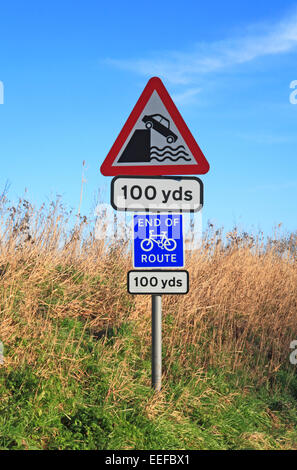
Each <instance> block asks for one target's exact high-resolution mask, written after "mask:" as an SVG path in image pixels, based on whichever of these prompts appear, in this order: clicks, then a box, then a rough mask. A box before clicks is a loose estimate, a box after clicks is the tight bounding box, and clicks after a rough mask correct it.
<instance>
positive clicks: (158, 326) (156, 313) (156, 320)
mask: <svg viewBox="0 0 297 470" xmlns="http://www.w3.org/2000/svg"><path fill="white" fill-rule="evenodd" d="M161 299H162V297H161V295H152V387H153V388H154V389H155V390H156V391H157V392H158V391H160V390H161V385H162V300H161Z"/></svg>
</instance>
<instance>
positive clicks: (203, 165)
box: [100, 77, 209, 176]
mask: <svg viewBox="0 0 297 470" xmlns="http://www.w3.org/2000/svg"><path fill="white" fill-rule="evenodd" d="M154 91H157V93H158V95H159V97H160V99H161V100H162V102H163V104H164V106H165V107H166V109H167V111H168V113H169V114H170V116H171V119H172V120H173V121H174V123H175V125H176V127H177V129H178V130H179V132H180V134H181V135H182V137H183V139H184V141H185V142H186V144H187V146H188V147H189V150H190V151H191V153H192V155H193V157H194V158H195V160H196V161H197V164H193V165H183V164H181V165H150V166H142V165H139V166H112V164H113V162H114V161H115V159H116V158H117V156H118V154H119V152H120V150H121V148H122V146H123V145H124V143H125V142H126V140H127V138H128V136H129V134H130V132H131V130H132V129H133V127H134V125H135V124H136V122H137V120H138V119H139V117H140V114H141V113H142V111H143V109H144V107H145V106H146V104H147V102H148V101H149V99H150V97H151V95H152V94H153V92H154ZM208 170H209V163H208V161H207V160H206V158H205V156H204V154H203V153H202V150H201V149H200V147H199V145H198V144H197V142H196V141H195V139H194V137H193V136H192V134H191V132H190V130H189V128H188V126H187V125H186V123H185V121H184V120H183V118H182V116H181V114H180V112H179V111H178V109H177V107H176V106H175V104H174V102H173V100H172V98H171V97H170V95H169V93H168V91H167V90H166V88H165V86H164V85H163V83H162V81H161V79H160V78H158V77H153V78H151V79H150V80H149V81H148V83H147V85H146V87H145V88H144V90H143V92H142V94H141V95H140V97H139V99H138V101H137V103H136V105H135V106H134V108H133V110H132V112H131V114H130V116H129V117H128V119H127V121H126V123H125V125H124V127H123V128H122V130H121V132H120V134H119V135H118V137H117V139H116V140H115V143H114V144H113V146H112V147H111V149H110V151H109V153H108V155H107V157H106V158H105V160H104V162H103V163H102V165H101V168H100V171H101V173H102V174H103V175H104V176H119V175H122V176H125V175H127V176H128V175H139V176H146V175H151V176H162V175H196V174H197V175H203V174H205V173H207V172H208Z"/></svg>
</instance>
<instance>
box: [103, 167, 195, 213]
mask: <svg viewBox="0 0 297 470" xmlns="http://www.w3.org/2000/svg"><path fill="white" fill-rule="evenodd" d="M111 205H112V207H113V208H114V209H116V210H120V211H146V210H149V211H150V212H160V211H163V212H164V211H165V212H168V211H169V212H170V211H178V212H179V211H181V212H198V211H199V210H200V209H201V208H202V206H203V183H202V181H201V180H200V179H199V178H196V177H172V176H156V177H149V176H148V177H146V176H127V177H123V176H116V177H115V178H113V180H112V183H111Z"/></svg>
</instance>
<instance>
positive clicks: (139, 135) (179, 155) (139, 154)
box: [118, 114, 191, 163]
mask: <svg viewBox="0 0 297 470" xmlns="http://www.w3.org/2000/svg"><path fill="white" fill-rule="evenodd" d="M141 123H143V128H142V129H141V128H140V129H135V130H134V132H133V134H132V136H131V138H130V140H129V142H128V143H127V145H126V148H125V149H124V151H123V152H122V154H121V156H120V158H119V159H118V163H131V162H136V161H137V162H139V163H141V162H147V163H148V162H151V161H153V160H157V161H158V162H160V163H161V162H164V161H165V160H168V161H169V163H170V162H177V161H178V160H183V161H191V158H190V157H189V153H188V152H187V151H186V148H185V146H184V145H182V144H181V145H177V146H173V145H170V144H175V143H176V142H177V140H178V136H177V135H176V134H175V133H174V132H173V131H172V128H171V125H170V120H169V119H167V118H166V117H165V116H163V115H162V114H149V115H147V114H145V115H144V116H143V117H142V119H141ZM154 133H158V135H159V136H160V137H161V138H162V140H163V142H164V144H165V145H164V146H163V147H162V146H160V144H162V142H160V137H159V139H158V141H157V142H158V144H159V146H158V145H152V143H154V140H156V136H155V135H154ZM152 134H153V135H152ZM177 144H178V142H177Z"/></svg>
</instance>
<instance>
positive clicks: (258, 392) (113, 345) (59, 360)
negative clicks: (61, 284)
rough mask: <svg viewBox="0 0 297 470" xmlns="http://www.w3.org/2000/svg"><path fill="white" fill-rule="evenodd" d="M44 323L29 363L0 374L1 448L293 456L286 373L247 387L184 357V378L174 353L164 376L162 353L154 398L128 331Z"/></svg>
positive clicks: (132, 326)
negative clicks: (285, 452)
mask: <svg viewBox="0 0 297 470" xmlns="http://www.w3.org/2000/svg"><path fill="white" fill-rule="evenodd" d="M76 279H79V277H77V278H76ZM60 295H61V296H62V295H63V293H60ZM167 322H168V323H169V324H170V319H168V320H167ZM51 324H52V330H51V332H50V333H49V335H48V337H47V339H46V340H44V339H43V340H42V341H43V342H42V343H40V342H39V341H38V338H32V343H30V347H31V348H32V351H34V353H35V355H36V358H35V360H34V361H32V363H30V361H29V362H28V361H26V362H24V363H23V364H22V365H21V366H19V367H18V368H15V367H14V366H13V365H7V366H6V367H2V368H1V369H0V387H1V388H0V390H1V401H0V449H144V450H145V449H166V450H170V449H281V448H295V449H296V448H297V402H296V398H297V376H296V374H295V376H294V375H292V370H291V369H290V370H288V371H286V370H280V371H278V372H277V373H276V374H275V375H274V377H273V383H272V381H269V380H265V381H263V384H259V383H258V382H255V383H253V380H252V379H251V378H250V377H249V371H245V370H241V369H240V370H237V371H236V372H232V371H230V370H228V368H225V369H224V368H222V367H218V368H217V369H216V368H214V367H212V368H208V369H207V370H204V369H203V368H201V366H198V364H197V365H195V360H197V355H195V354H197V351H191V350H189V353H188V354H189V361H188V362H189V365H190V366H189V367H190V369H185V368H184V367H182V366H181V365H179V361H178V352H176V357H174V365H173V367H171V368H170V374H168V375H166V350H164V372H165V374H164V382H163V384H164V386H163V389H162V391H161V393H160V394H155V393H154V392H153V391H152V389H151V387H150V350H149V347H144V345H143V342H142V339H141V336H140V335H139V331H138V328H137V324H136V323H134V322H133V321H130V322H128V321H127V322H124V323H123V324H122V325H119V326H117V327H116V326H114V327H110V328H108V329H106V330H104V331H100V332H93V333H92V328H91V327H90V325H89V324H88V323H87V322H85V321H84V320H83V319H79V318H67V317H66V318H61V319H59V318H57V319H55V318H53V319H51ZM17 341H18V345H22V341H26V342H27V343H28V338H26V339H24V340H23V339H22V338H18V339H17ZM23 346H28V344H24V345H23ZM164 349H166V348H164ZM5 353H6V354H7V355H9V354H11V355H13V346H10V347H9V348H8V349H7V350H6V351H5ZM191 354H193V355H195V356H193V357H191ZM263 374H265V370H264V369H263Z"/></svg>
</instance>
